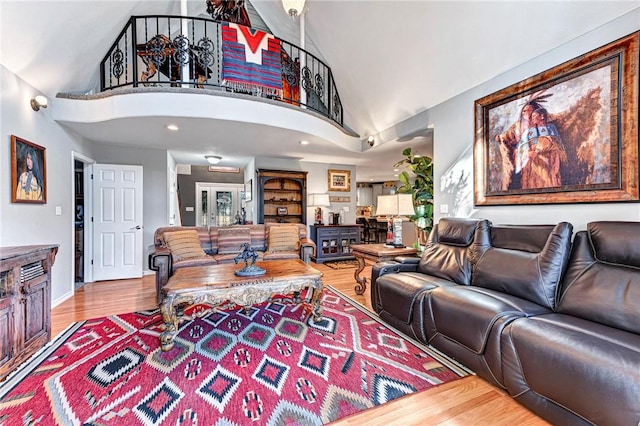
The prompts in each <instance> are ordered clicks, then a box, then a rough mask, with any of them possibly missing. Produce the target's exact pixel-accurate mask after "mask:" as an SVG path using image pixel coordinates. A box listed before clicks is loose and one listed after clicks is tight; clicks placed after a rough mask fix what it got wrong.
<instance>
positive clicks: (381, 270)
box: [371, 260, 400, 285]
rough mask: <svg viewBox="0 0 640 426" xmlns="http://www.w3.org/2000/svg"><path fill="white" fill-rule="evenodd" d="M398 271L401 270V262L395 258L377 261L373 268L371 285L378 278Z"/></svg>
mask: <svg viewBox="0 0 640 426" xmlns="http://www.w3.org/2000/svg"><path fill="white" fill-rule="evenodd" d="M398 272H400V262H396V261H395V260H387V261H384V262H376V263H375V264H374V265H373V267H372V268H371V285H374V283H375V282H376V280H377V279H378V278H379V277H381V276H383V275H386V274H397V273H398Z"/></svg>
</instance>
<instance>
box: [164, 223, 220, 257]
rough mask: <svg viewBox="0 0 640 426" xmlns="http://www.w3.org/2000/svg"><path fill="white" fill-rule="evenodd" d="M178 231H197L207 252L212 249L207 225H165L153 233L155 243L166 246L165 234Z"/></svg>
mask: <svg viewBox="0 0 640 426" xmlns="http://www.w3.org/2000/svg"><path fill="white" fill-rule="evenodd" d="M177 231H196V232H197V233H198V238H199V239H200V245H201V246H202V249H203V250H204V251H205V252H207V250H209V251H210V250H211V248H212V247H211V238H210V237H209V228H208V227H206V226H163V227H161V228H158V229H156V231H155V232H154V233H153V244H154V245H155V246H156V247H166V246H167V243H166V241H165V238H164V234H166V233H168V232H177Z"/></svg>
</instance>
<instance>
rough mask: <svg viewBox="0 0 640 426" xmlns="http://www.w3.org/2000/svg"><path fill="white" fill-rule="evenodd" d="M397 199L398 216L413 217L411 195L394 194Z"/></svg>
mask: <svg viewBox="0 0 640 426" xmlns="http://www.w3.org/2000/svg"><path fill="white" fill-rule="evenodd" d="M396 197H398V198H397V199H398V216H413V215H414V214H416V211H415V210H414V209H413V196H412V195H411V194H396Z"/></svg>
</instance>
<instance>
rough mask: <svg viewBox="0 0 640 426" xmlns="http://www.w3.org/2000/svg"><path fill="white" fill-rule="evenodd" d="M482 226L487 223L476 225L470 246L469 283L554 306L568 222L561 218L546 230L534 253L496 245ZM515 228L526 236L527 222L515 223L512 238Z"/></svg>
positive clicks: (566, 254)
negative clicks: (546, 233)
mask: <svg viewBox="0 0 640 426" xmlns="http://www.w3.org/2000/svg"><path fill="white" fill-rule="evenodd" d="M485 226H488V225H487V224H486V223H480V224H479V225H478V233H477V234H476V238H475V240H474V242H473V244H472V246H471V258H472V262H473V263H474V267H473V277H472V280H471V285H473V286H477V287H483V288H488V289H492V290H495V291H499V292H502V293H506V294H510V295H513V296H516V297H520V298H522V299H526V300H529V301H531V302H533V303H537V304H539V305H541V306H544V307H547V308H549V309H555V305H556V290H557V288H558V284H559V282H560V278H561V277H562V274H563V272H564V269H565V266H566V264H567V261H568V258H569V252H570V248H571V235H572V230H573V227H572V226H571V224H569V223H567V222H561V223H559V224H557V225H555V226H554V227H553V228H552V230H551V232H549V234H548V237H547V240H546V243H545V245H544V247H543V248H542V250H540V251H539V252H537V253H532V252H530V251H526V250H517V249H512V248H501V247H496V246H495V243H494V241H492V240H491V238H490V233H489V232H482V228H484V227H485ZM518 229H519V230H520V231H519V232H521V233H522V234H523V235H525V236H526V235H528V234H529V233H530V227H529V226H527V225H522V226H519V227H514V229H513V230H512V231H513V232H512V236H513V238H514V239H517V235H518V233H519V232H518V231H517V230H518ZM525 239H526V238H525Z"/></svg>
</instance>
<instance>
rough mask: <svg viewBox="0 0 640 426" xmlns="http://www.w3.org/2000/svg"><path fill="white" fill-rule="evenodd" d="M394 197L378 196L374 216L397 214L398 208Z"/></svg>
mask: <svg viewBox="0 0 640 426" xmlns="http://www.w3.org/2000/svg"><path fill="white" fill-rule="evenodd" d="M397 204H398V203H397V202H396V199H395V195H378V205H377V207H376V214H377V215H379V216H395V215H396V214H398V206H397Z"/></svg>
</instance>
